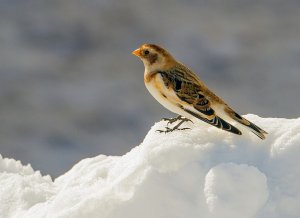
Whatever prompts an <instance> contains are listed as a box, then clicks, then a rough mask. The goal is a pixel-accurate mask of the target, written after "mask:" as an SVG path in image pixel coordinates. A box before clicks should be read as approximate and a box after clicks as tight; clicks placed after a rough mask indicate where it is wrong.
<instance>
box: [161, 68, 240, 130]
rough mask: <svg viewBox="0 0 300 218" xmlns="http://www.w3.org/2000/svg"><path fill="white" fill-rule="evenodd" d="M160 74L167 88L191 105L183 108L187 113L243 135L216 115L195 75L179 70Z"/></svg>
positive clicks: (174, 69)
mask: <svg viewBox="0 0 300 218" xmlns="http://www.w3.org/2000/svg"><path fill="white" fill-rule="evenodd" d="M159 73H160V75H161V76H162V79H163V82H164V84H165V86H166V87H167V88H171V89H172V90H174V92H175V94H176V96H177V97H178V98H179V99H180V100H181V101H183V102H185V103H187V104H188V105H189V107H185V105H182V106H181V107H182V109H183V110H185V111H186V112H187V113H189V114H191V115H192V116H194V117H196V118H198V119H200V120H202V121H204V122H206V123H209V124H211V125H213V126H215V127H218V128H221V129H223V130H226V131H229V132H232V133H235V134H238V135H241V134H242V133H241V131H240V130H238V129H237V128H236V127H234V126H232V125H231V124H229V123H228V122H226V121H225V120H223V119H222V118H220V117H218V116H217V115H216V113H215V111H214V109H213V108H211V102H210V101H209V100H208V99H207V98H206V97H205V96H204V94H203V91H202V87H201V85H200V84H199V83H198V79H197V78H196V76H195V75H193V74H192V73H191V74H188V73H186V72H185V71H183V70H182V71H181V70H180V69H177V68H173V69H171V70H168V71H160V72H159Z"/></svg>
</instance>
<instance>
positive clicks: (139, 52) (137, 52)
mask: <svg viewBox="0 0 300 218" xmlns="http://www.w3.org/2000/svg"><path fill="white" fill-rule="evenodd" d="M132 54H134V55H135V56H138V57H140V56H141V49H140V48H138V49H136V50H134V51H133V52H132Z"/></svg>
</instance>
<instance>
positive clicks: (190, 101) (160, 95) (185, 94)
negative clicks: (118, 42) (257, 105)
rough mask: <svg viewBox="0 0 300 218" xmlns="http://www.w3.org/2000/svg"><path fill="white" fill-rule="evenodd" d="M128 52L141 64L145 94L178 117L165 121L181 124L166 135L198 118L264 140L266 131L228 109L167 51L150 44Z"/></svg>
mask: <svg viewBox="0 0 300 218" xmlns="http://www.w3.org/2000/svg"><path fill="white" fill-rule="evenodd" d="M132 53H133V54H134V55H136V56H137V57H139V58H140V59H141V60H142V61H143V63H144V66H145V72H144V82H145V85H146V87H147V89H148V91H149V92H150V93H151V94H152V95H153V97H154V98H155V99H156V100H157V101H158V102H159V103H161V104H162V105H163V106H164V107H166V108H167V109H169V110H170V111H172V112H174V113H176V114H179V115H180V116H179V117H178V118H174V119H169V122H170V123H173V122H175V121H177V120H181V122H180V123H179V124H178V125H176V126H175V127H174V128H173V129H170V128H167V130H166V132H168V131H173V130H175V129H178V127H179V126H180V125H181V124H182V123H183V122H185V121H188V120H189V119H193V118H198V119H199V120H202V121H204V122H206V123H208V124H211V125H213V126H215V127H218V128H220V129H223V130H226V131H228V132H231V133H234V134H237V135H242V132H241V131H240V130H239V129H238V128H236V127H235V126H233V125H232V124H230V123H229V122H227V121H233V122H235V123H238V124H241V125H243V126H245V127H246V128H247V129H248V130H250V131H251V132H253V133H254V134H255V135H257V136H258V137H259V138H261V139H265V137H266V136H265V134H267V132H265V131H264V130H262V129H261V128H259V127H258V126H256V125H255V124H253V123H251V122H250V121H248V120H246V119H245V118H243V117H242V116H240V115H239V114H237V113H236V112H235V111H234V110H232V109H231V108H230V107H229V106H228V105H227V104H226V103H225V102H224V101H223V100H222V99H221V98H220V97H218V96H217V95H215V94H214V93H213V92H212V91H210V90H209V89H208V88H207V86H206V85H205V84H204V83H203V82H202V81H201V80H200V79H199V78H198V77H197V76H196V74H195V73H194V72H193V71H191V70H190V69H189V68H187V67H185V66H184V65H183V64H181V63H179V62H178V61H177V60H176V59H175V58H174V57H173V56H172V55H171V54H170V53H169V52H168V51H167V50H165V49H163V48H162V47H160V46H157V45H154V44H144V45H142V46H141V47H140V48H138V49H136V50H135V51H133V52H132ZM182 116H184V117H185V118H183V117H182ZM187 118H188V119H187ZM225 120H226V121H225ZM184 129H186V128H184Z"/></svg>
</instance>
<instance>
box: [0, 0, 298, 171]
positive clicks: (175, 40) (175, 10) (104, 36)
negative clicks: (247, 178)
mask: <svg viewBox="0 0 300 218" xmlns="http://www.w3.org/2000/svg"><path fill="white" fill-rule="evenodd" d="M142 43H157V44H160V45H162V46H164V47H166V48H167V49H168V50H169V51H170V52H171V53H172V54H173V55H174V56H175V57H176V58H177V59H178V60H180V61H181V62H184V63H185V64H186V65H187V66H189V67H190V68H191V69H193V70H195V71H196V72H197V73H198V75H199V76H200V77H201V78H202V79H203V80H204V81H205V82H206V84H207V85H208V86H209V87H211V88H212V90H214V91H215V92H216V93H217V94H218V95H220V96H222V97H223V98H224V99H225V100H226V101H227V102H228V103H229V104H231V105H232V107H233V108H235V109H236V110H237V111H238V112H240V113H241V114H247V113H254V114H257V115H259V116H263V117H285V118H294V117H299V107H300V95H299V91H300V90H299V89H300V85H299V84H300V72H299V71H300V1H295V0H294V1H293V0H286V1H280V0H259V1H258V0H256V1H247V0H227V1H215V0H212V1H208V0H205V1H203V0H202V1H197V0H187V1H179V0H177V1H174V0H172V1H171V0H167V1H160V0H152V1H146V0H140V1H135V0H123V1H116V0H85V1H82V0H63V1H62V0H44V1H35V0H26V1H19V0H0V123H1V124H0V153H1V154H2V155H3V156H4V157H10V158H14V159H18V160H21V161H22V163H24V164H27V163H31V165H32V166H33V167H34V169H37V170H41V172H42V173H43V174H50V175H52V176H53V177H56V176H58V175H60V174H62V173H64V172H65V171H67V170H68V169H69V168H70V167H71V166H72V165H73V164H75V163H76V162H78V161H79V160H81V159H82V158H86V157H93V156H96V155H98V154H106V155H122V154H125V153H126V152H128V151H129V150H130V149H131V148H133V147H134V146H137V145H138V144H139V143H140V142H141V141H142V140H143V138H144V136H145V134H146V133H147V132H148V130H149V128H150V127H151V126H152V125H153V124H154V123H155V122H157V121H159V120H160V119H161V118H162V117H172V116H174V115H173V114H171V113H169V112H168V111H167V110H165V109H164V108H163V107H162V106H161V105H160V104H158V103H157V102H156V101H155V100H154V99H153V98H152V96H150V94H149V93H148V92H147V90H146V88H145V87H144V83H143V71H144V67H143V65H142V62H141V61H140V60H138V59H137V58H136V57H134V56H133V55H131V51H132V50H134V49H136V48H137V47H139V46H140V45H141V44H142Z"/></svg>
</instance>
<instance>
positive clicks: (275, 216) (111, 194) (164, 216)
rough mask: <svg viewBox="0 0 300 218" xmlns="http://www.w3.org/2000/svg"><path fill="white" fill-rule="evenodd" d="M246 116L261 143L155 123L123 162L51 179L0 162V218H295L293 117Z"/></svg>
mask: <svg viewBox="0 0 300 218" xmlns="http://www.w3.org/2000/svg"><path fill="white" fill-rule="evenodd" d="M246 117H247V118H248V119H249V120H251V121H253V122H254V123H255V124H257V125H259V126H260V127H262V128H263V129H265V130H266V131H267V132H269V135H268V137H267V139H266V140H264V141H262V140H260V139H259V138H257V137H256V136H255V135H253V134H251V133H249V134H248V133H246V134H244V135H243V136H236V135H233V134H230V133H227V132H225V131H221V130H219V129H217V128H214V127H210V126H208V125H207V124H205V123H195V124H192V123H187V124H185V125H186V127H191V128H192V129H191V130H185V131H175V132H171V133H168V134H160V133H158V132H156V130H158V129H163V128H164V126H165V125H166V122H163V121H161V122H159V123H157V124H155V125H154V126H153V127H152V129H151V130H150V131H149V133H148V134H147V136H146V138H145V139H144V141H143V142H142V143H141V145H139V146H137V147H135V148H134V149H132V150H131V151H130V152H128V153H127V154H125V155H124V156H120V157H110V156H104V155H100V156H97V157H94V158H88V159H85V160H82V161H80V162H79V163H78V164H76V165H75V166H74V167H73V168H72V169H71V170H70V171H68V172H67V173H66V174H64V175H62V176H60V177H58V178H57V179H55V181H52V180H51V179H50V177H47V176H46V177H43V176H41V174H40V173H39V172H34V171H33V170H32V168H31V167H30V166H22V165H21V163H20V162H18V161H15V160H11V159H5V158H4V159H3V158H2V157H0V185H1V189H0V196H1V197H0V217H18V218H20V217H30V218H32V217H33V218H34V217H38V218H40V217H51V218H52V217H54V218H68V217H72V218H79V217H80V218H81V217H101V218H124V217H130V218H140V217H143V218H153V217H155V218H170V217H172V218H176V217H178V218H181V217H191V218H196V217H199V218H219V217H220V218H241V217H243V218H265V217H268V218H285V217H289V218H296V217H297V218H298V217H300V207H299V205H300V185H299V184H300V170H299V169H300V164H299V163H300V145H299V144H300V118H298V119H279V118H260V117H258V116H255V115H247V116H246Z"/></svg>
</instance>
